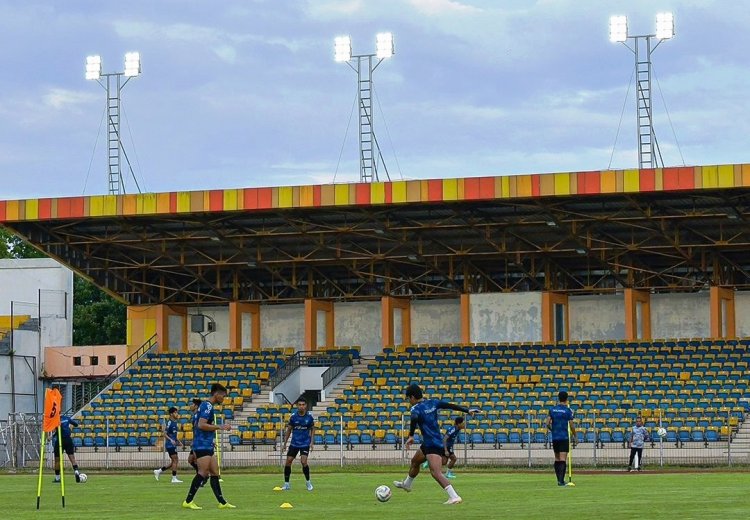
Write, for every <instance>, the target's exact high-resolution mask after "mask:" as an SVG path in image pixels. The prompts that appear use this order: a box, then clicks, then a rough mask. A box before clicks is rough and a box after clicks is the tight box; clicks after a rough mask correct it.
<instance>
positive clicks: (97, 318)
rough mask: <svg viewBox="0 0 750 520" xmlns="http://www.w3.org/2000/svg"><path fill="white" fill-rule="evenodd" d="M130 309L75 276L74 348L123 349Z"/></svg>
mask: <svg viewBox="0 0 750 520" xmlns="http://www.w3.org/2000/svg"><path fill="white" fill-rule="evenodd" d="M126 319H127V307H126V306H125V305H124V304H122V303H120V302H119V301H117V300H115V299H114V298H112V297H111V296H110V295H109V294H107V293H105V292H104V291H102V290H101V289H99V288H98V287H97V286H96V285H94V284H92V283H91V282H89V281H88V280H85V279H84V278H82V277H80V276H78V275H76V276H75V279H74V280H73V345H123V344H125V341H126V329H127V325H126Z"/></svg>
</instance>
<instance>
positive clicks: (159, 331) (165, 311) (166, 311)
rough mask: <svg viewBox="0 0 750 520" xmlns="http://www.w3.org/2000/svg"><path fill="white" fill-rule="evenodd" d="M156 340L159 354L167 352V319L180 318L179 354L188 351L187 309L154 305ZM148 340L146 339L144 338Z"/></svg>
mask: <svg viewBox="0 0 750 520" xmlns="http://www.w3.org/2000/svg"><path fill="white" fill-rule="evenodd" d="M155 308H156V340H157V341H158V342H159V352H161V353H165V352H169V317H170V316H179V317H180V318H181V322H180V327H181V329H182V330H181V332H182V334H181V336H182V338H181V341H180V347H179V348H180V352H187V351H188V338H187V309H186V308H185V307H178V306H174V307H173V306H169V305H164V304H161V305H156V306H155ZM146 339H148V338H146Z"/></svg>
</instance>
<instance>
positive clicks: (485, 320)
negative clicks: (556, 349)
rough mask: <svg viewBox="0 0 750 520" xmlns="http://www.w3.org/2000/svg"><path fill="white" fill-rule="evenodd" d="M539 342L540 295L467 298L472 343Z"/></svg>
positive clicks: (498, 295) (472, 296)
mask: <svg viewBox="0 0 750 520" xmlns="http://www.w3.org/2000/svg"><path fill="white" fill-rule="evenodd" d="M541 339H542V295H541V293H538V292H529V293H486V294H472V295H471V340H472V341H473V342H480V343H484V342H491V341H497V342H505V341H508V342H510V341H541Z"/></svg>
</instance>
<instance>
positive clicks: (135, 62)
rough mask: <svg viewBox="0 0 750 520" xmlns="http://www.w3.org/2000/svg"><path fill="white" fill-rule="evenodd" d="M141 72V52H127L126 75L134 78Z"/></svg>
mask: <svg viewBox="0 0 750 520" xmlns="http://www.w3.org/2000/svg"><path fill="white" fill-rule="evenodd" d="M140 73H141V54H140V53H138V52H128V53H126V54H125V77H127V78H132V77H133V76H137V75H139V74H140Z"/></svg>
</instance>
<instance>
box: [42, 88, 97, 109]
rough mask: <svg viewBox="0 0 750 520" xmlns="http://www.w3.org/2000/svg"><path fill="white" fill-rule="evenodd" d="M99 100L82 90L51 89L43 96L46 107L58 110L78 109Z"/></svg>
mask: <svg viewBox="0 0 750 520" xmlns="http://www.w3.org/2000/svg"><path fill="white" fill-rule="evenodd" d="M97 99H99V97H98V96H96V95H94V94H93V93H91V92H81V91H80V90H68V89H64V88H50V89H49V90H48V91H47V92H46V93H45V94H43V95H42V102H43V103H44V105H45V106H47V107H50V108H54V109H56V110H62V109H66V108H77V107H79V106H80V105H86V104H89V103H92V102H95V101H96V100H97Z"/></svg>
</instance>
